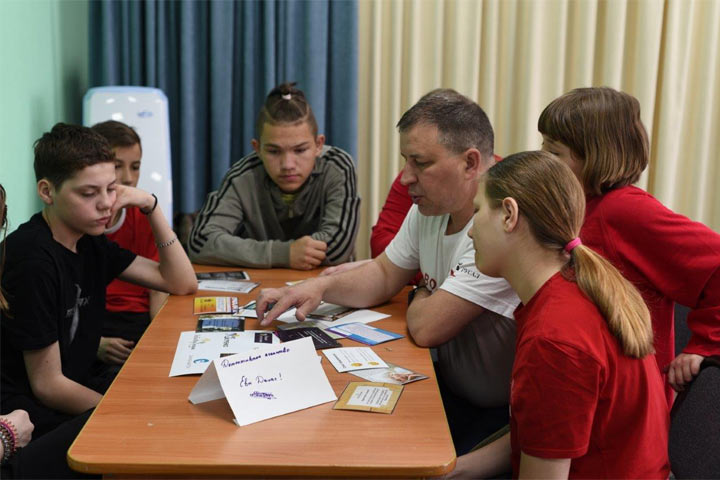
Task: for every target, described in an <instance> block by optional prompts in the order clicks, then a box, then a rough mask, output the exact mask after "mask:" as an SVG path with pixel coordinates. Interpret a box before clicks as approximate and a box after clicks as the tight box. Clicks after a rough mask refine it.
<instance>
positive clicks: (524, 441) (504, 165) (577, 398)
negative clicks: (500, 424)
mask: <svg viewBox="0 0 720 480" xmlns="http://www.w3.org/2000/svg"><path fill="white" fill-rule="evenodd" d="M475 208H476V211H477V213H476V214H475V217H474V219H473V227H472V230H471V237H472V239H473V243H474V246H475V252H476V253H475V265H476V267H477V268H478V270H479V271H480V272H482V273H484V274H485V275H489V276H492V277H503V278H505V279H506V280H507V281H508V283H509V284H510V286H512V287H513V289H514V290H515V291H516V292H517V294H518V296H519V297H520V300H521V301H522V305H521V306H520V307H518V309H517V310H516V311H515V320H516V322H517V342H516V353H515V363H514V365H513V371H512V383H511V392H510V409H511V421H510V431H511V434H510V438H509V439H508V438H507V436H506V437H504V438H502V439H500V440H498V441H497V442H495V443H493V444H491V445H489V446H487V447H485V448H484V449H480V450H477V451H475V452H471V453H469V454H467V455H465V456H462V457H460V458H459V459H458V462H457V467H456V470H455V471H454V472H453V476H457V477H458V478H464V477H473V478H476V477H480V476H483V475H486V474H493V473H495V474H496V473H501V472H502V470H503V467H507V466H508V465H507V460H508V457H509V458H510V459H511V460H512V467H513V473H514V476H516V477H518V476H519V477H520V478H525V477H534V478H644V479H650V478H657V479H665V478H667V477H668V475H669V464H668V456H667V436H668V433H667V432H668V411H667V404H666V402H665V400H664V398H663V395H662V392H663V384H662V380H661V378H660V372H659V370H658V368H657V364H656V362H655V359H654V358H653V355H652V353H653V332H652V326H651V323H650V315H649V312H648V309H647V307H646V306H645V303H644V302H643V299H642V297H641V296H640V294H639V293H638V291H637V290H636V289H635V288H634V287H633V286H632V284H630V283H629V282H628V281H626V280H625V279H624V278H623V276H622V275H621V274H620V273H619V272H618V271H617V270H616V269H615V268H614V267H613V266H612V265H611V264H610V263H609V262H608V261H607V260H605V259H604V258H602V257H601V256H600V255H598V254H597V253H595V252H594V251H593V250H592V249H590V248H588V247H587V246H585V245H583V244H582V241H581V240H580V237H579V233H580V228H581V226H582V224H583V217H584V211H585V194H584V192H583V190H582V187H581V186H580V184H579V183H578V181H577V179H576V178H575V177H574V175H573V172H572V171H571V170H570V168H569V167H568V166H567V165H565V164H563V163H562V162H560V161H558V160H557V159H556V158H554V157H553V156H552V155H550V154H548V153H546V152H523V153H518V154H515V155H511V156H509V157H507V158H506V159H505V160H503V161H502V162H499V163H497V164H495V165H494V166H493V167H492V168H490V169H489V170H488V171H487V173H486V174H485V175H484V177H483V179H482V180H481V183H480V186H479V188H478V193H477V196H476V198H475ZM489 459H491V460H492V461H491V462H489V461H488V460H489ZM503 459H504V460H505V462H506V463H505V465H503V462H502V460H503ZM492 463H495V465H491V464H492ZM496 467H497V468H498V469H499V470H500V471H499V472H498V471H495V472H493V471H492V470H493V468H496Z"/></svg>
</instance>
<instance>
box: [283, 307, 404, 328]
mask: <svg viewBox="0 0 720 480" xmlns="http://www.w3.org/2000/svg"><path fill="white" fill-rule="evenodd" d="M389 316H390V315H388V314H386V313H380V312H375V311H373V310H356V311H354V312H352V313H350V314H348V315H345V316H343V317H340V318H338V319H337V320H334V321H328V320H317V321H319V322H322V324H323V325H325V326H326V327H337V326H339V325H345V324H347V323H370V322H375V321H377V320H382V319H383V318H387V317H389ZM278 320H279V321H281V322H285V323H293V322H298V321H299V320H298V319H297V318H295V309H294V308H292V309H290V310H288V311H287V312H284V313H283V314H282V315H280V316H279V317H278ZM310 320H315V319H310Z"/></svg>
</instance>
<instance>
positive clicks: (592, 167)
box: [538, 87, 720, 403]
mask: <svg viewBox="0 0 720 480" xmlns="http://www.w3.org/2000/svg"><path fill="white" fill-rule="evenodd" d="M538 130H540V133H541V134H542V136H543V150H545V151H548V152H550V153H553V154H554V155H556V156H557V157H558V158H559V159H560V160H562V161H563V162H565V163H566V164H568V165H569V166H570V168H571V169H572V170H573V172H574V173H575V175H576V177H577V178H578V179H579V180H580V183H581V184H582V186H583V189H584V193H585V195H586V196H587V201H586V205H587V206H586V210H585V223H584V225H583V226H582V230H581V231H580V237H581V238H582V240H583V242H584V243H585V244H586V245H588V246H590V247H591V248H592V249H594V250H595V251H597V252H599V253H600V254H601V255H602V256H604V257H605V258H607V259H608V260H609V261H610V262H611V263H612V264H613V265H614V266H615V267H616V268H617V269H618V270H620V272H621V273H622V274H623V276H624V277H625V278H627V279H628V280H629V281H630V282H632V284H633V285H635V286H636V287H637V288H638V290H639V291H640V292H641V294H642V296H643V298H644V300H645V303H646V304H647V306H648V308H649V310H650V317H651V318H652V324H653V330H654V332H655V351H656V352H655V358H656V360H657V362H658V366H659V367H660V370H661V371H665V372H667V378H666V381H667V384H666V391H665V393H666V398H667V400H668V403H672V400H673V392H672V389H671V388H670V387H673V388H675V389H676V390H678V391H680V390H682V389H683V388H684V385H686V384H687V383H689V382H690V381H692V379H693V377H694V376H695V375H697V374H698V372H699V369H700V364H701V363H702V361H703V358H704V357H706V356H711V355H720V235H718V234H717V233H716V232H714V231H712V230H711V229H709V228H708V227H706V226H705V225H703V224H701V223H697V222H693V221H691V220H689V219H688V218H686V217H684V216H682V215H678V214H676V213H674V212H672V211H671V210H669V209H667V208H666V207H665V206H663V205H662V204H661V203H660V202H658V201H657V200H656V199H655V198H654V197H653V196H652V195H650V194H648V193H647V192H645V191H643V190H641V189H639V188H637V187H634V186H633V185H632V184H633V183H634V182H636V181H637V180H638V179H639V178H640V174H641V173H642V172H643V170H644V169H645V168H646V167H647V165H648V158H649V151H650V147H649V143H648V136H647V132H646V131H645V127H644V126H643V123H642V120H641V119H640V103H639V102H638V101H637V99H636V98H634V97H633V96H631V95H628V94H627V93H624V92H619V91H617V90H613V89H612V88H606V87H601V88H578V89H576V90H572V91H570V92H568V93H566V94H565V95H563V96H561V97H559V98H557V99H555V100H553V101H552V102H550V104H549V105H548V106H547V107H546V108H545V110H544V111H543V112H542V114H541V115H540V119H539V120H538ZM675 302H678V303H680V304H682V305H686V306H689V307H691V309H692V310H691V312H690V314H689V315H688V317H687V323H688V327H689V328H690V330H691V331H692V337H691V338H690V342H689V343H688V344H687V346H686V347H685V348H684V349H683V351H682V352H675V342H674V333H673V331H674V306H675ZM676 353H677V356H676Z"/></svg>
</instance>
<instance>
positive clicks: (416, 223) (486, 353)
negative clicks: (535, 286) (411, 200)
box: [385, 205, 520, 407]
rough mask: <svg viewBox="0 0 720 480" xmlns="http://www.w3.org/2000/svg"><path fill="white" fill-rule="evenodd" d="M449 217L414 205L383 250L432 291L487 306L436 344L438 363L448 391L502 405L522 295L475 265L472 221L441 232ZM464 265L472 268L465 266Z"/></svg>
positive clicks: (481, 404) (489, 404) (483, 403)
mask: <svg viewBox="0 0 720 480" xmlns="http://www.w3.org/2000/svg"><path fill="white" fill-rule="evenodd" d="M449 219H450V215H440V216H426V215H423V214H421V213H420V212H419V210H418V208H417V205H413V206H412V207H411V208H410V211H409V212H408V214H407V216H406V217H405V220H404V221H403V224H402V226H401V227H400V231H399V232H398V233H397V235H396V236H395V238H394V239H393V241H392V242H390V245H388V247H387V248H386V249H385V254H386V255H387V257H388V259H389V260H390V261H391V262H392V263H394V264H395V265H397V266H398V267H400V268H404V269H408V270H414V269H419V270H420V272H422V275H423V278H424V279H425V284H426V285H427V288H428V289H429V290H430V291H431V292H435V291H436V290H437V289H438V288H440V289H442V290H445V291H447V292H449V293H451V294H453V295H455V296H458V297H460V298H462V299H464V300H467V301H469V302H472V303H474V304H476V305H479V306H481V307H483V308H484V309H485V310H484V311H483V312H482V313H481V314H480V315H479V316H478V318H476V319H475V320H473V321H472V322H470V323H469V324H468V325H467V326H466V327H465V328H464V329H463V330H462V331H461V332H460V333H459V334H458V335H456V336H455V337H454V338H452V339H450V340H449V341H447V342H446V343H444V344H442V345H439V346H438V347H437V352H438V367H439V369H440V373H441V375H442V377H443V380H444V381H445V382H446V384H447V385H448V386H449V387H450V389H451V390H452V391H453V392H454V393H455V394H456V395H459V396H460V397H463V398H465V399H466V400H468V401H469V402H471V403H472V404H474V405H476V406H478V407H492V406H500V405H506V404H507V403H508V400H509V396H510V373H511V371H512V362H513V358H514V349H515V321H514V320H513V319H512V316H513V311H514V310H515V308H516V307H517V305H518V304H519V303H520V299H519V298H518V297H517V295H516V294H515V292H514V291H513V290H512V288H510V285H509V284H508V283H507V282H506V281H505V280H504V279H502V278H492V277H488V276H486V275H484V274H482V273H480V272H478V271H477V269H476V268H475V265H474V263H475V251H474V249H473V245H472V240H471V239H470V237H468V235H467V234H468V231H469V230H470V227H471V226H472V220H470V221H469V222H468V223H467V225H465V227H464V228H463V229H462V231H460V232H458V233H455V234H453V235H445V230H446V228H447V224H448V220H449ZM467 264H470V265H471V266H468V267H463V265H467ZM438 321H439V322H442V321H443V319H442V318H438Z"/></svg>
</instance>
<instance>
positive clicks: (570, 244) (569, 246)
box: [565, 237, 582, 253]
mask: <svg viewBox="0 0 720 480" xmlns="http://www.w3.org/2000/svg"><path fill="white" fill-rule="evenodd" d="M578 245H582V242H581V241H580V237H575V238H573V239H572V240H570V241H569V242H568V243H567V245H565V251H566V252H567V253H572V251H573V249H574V248H575V247H577V246H578Z"/></svg>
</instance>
